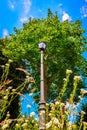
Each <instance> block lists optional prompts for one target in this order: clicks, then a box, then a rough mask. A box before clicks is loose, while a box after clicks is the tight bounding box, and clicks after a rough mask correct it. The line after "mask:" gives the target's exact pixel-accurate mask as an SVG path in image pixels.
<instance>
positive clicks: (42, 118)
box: [39, 42, 46, 130]
mask: <svg viewBox="0 0 87 130" xmlns="http://www.w3.org/2000/svg"><path fill="white" fill-rule="evenodd" d="M45 48H46V45H45V43H43V42H41V43H39V49H40V52H41V70H40V71H41V74H40V75H41V77H40V102H39V117H40V124H39V130H46V101H45V95H44V63H43V55H44V50H45Z"/></svg>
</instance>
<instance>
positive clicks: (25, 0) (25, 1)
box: [23, 0, 31, 15]
mask: <svg viewBox="0 0 87 130" xmlns="http://www.w3.org/2000/svg"><path fill="white" fill-rule="evenodd" d="M30 7H31V1H30V0H23V8H24V10H23V11H24V14H25V15H27V14H28V13H29V11H30Z"/></svg>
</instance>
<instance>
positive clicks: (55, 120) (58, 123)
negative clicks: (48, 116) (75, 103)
mask: <svg viewBox="0 0 87 130" xmlns="http://www.w3.org/2000/svg"><path fill="white" fill-rule="evenodd" d="M52 121H53V123H54V124H55V125H60V122H59V120H58V119H57V118H56V117H54V118H52Z"/></svg>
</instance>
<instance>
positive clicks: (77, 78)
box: [74, 76, 82, 81]
mask: <svg viewBox="0 0 87 130" xmlns="http://www.w3.org/2000/svg"><path fill="white" fill-rule="evenodd" d="M74 80H75V81H80V80H82V78H81V76H74Z"/></svg>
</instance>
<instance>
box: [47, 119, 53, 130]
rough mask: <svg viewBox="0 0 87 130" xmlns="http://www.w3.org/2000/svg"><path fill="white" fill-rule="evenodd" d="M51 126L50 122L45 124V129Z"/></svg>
mask: <svg viewBox="0 0 87 130" xmlns="http://www.w3.org/2000/svg"><path fill="white" fill-rule="evenodd" d="M51 125H52V121H50V122H48V123H47V124H46V129H48V128H50V127H51Z"/></svg>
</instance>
